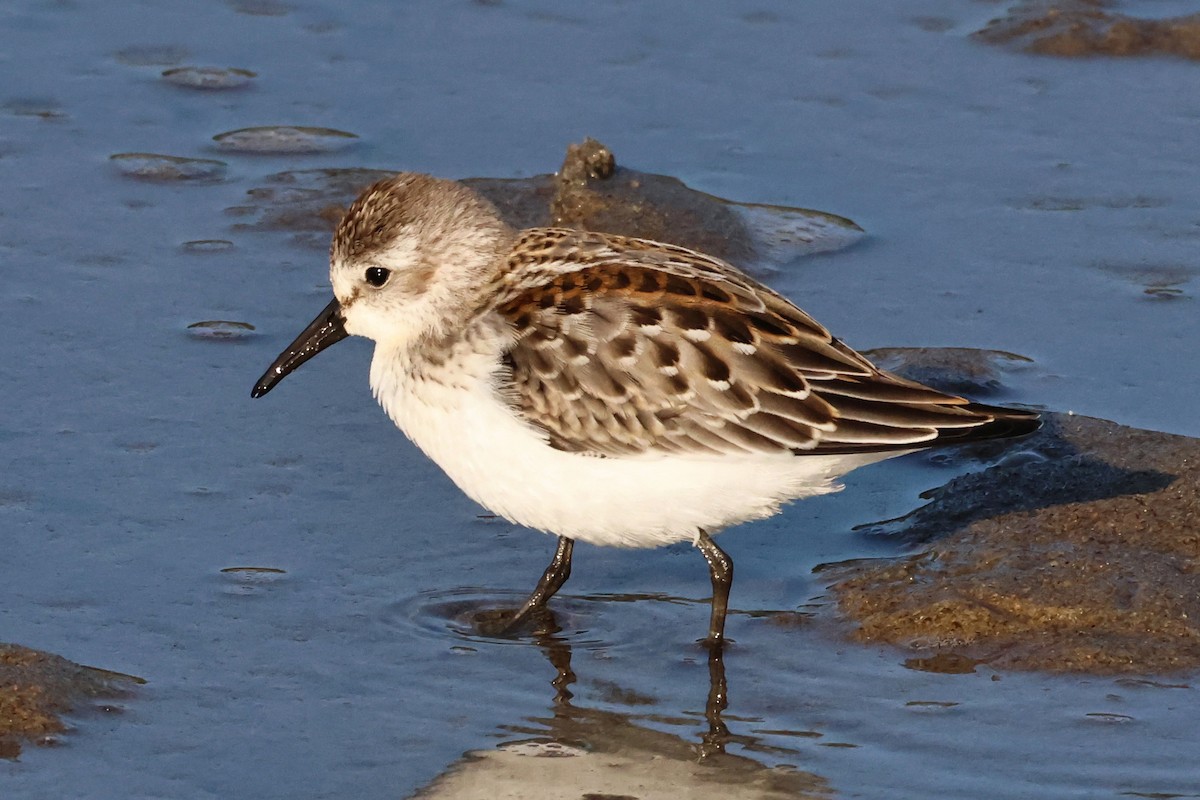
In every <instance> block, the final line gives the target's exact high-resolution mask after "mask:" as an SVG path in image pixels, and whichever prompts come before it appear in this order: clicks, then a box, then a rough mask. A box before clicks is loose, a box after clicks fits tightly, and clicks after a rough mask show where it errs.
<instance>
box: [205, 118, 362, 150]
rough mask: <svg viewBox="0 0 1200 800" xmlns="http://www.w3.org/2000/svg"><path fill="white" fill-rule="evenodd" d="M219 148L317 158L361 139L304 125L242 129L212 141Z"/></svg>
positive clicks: (218, 136)
mask: <svg viewBox="0 0 1200 800" xmlns="http://www.w3.org/2000/svg"><path fill="white" fill-rule="evenodd" d="M212 138H213V141H214V142H216V143H217V147H219V148H220V149H222V150H226V151H228V152H231V153H253V154H258V155H315V154H317V153H329V152H332V151H334V150H341V149H342V148H344V147H347V146H348V145H350V144H353V143H354V142H356V141H357V140H358V135H357V134H354V133H349V132H347V131H339V130H336V129H335V128H312V127H306V126H302V125H263V126H260V127H256V128H239V129H238V130H236V131H225V132H224V133H218V134H217V135H216V136H214V137H212Z"/></svg>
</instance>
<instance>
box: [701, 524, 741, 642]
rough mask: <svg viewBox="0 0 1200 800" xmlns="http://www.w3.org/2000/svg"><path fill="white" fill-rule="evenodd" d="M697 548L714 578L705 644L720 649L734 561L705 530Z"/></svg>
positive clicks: (723, 636)
mask: <svg viewBox="0 0 1200 800" xmlns="http://www.w3.org/2000/svg"><path fill="white" fill-rule="evenodd" d="M696 547H698V548H700V552H701V554H703V556H704V560H705V561H707V562H708V574H709V577H710V578H712V616H710V617H709V620H708V639H706V640H705V643H706V644H708V645H709V646H715V647H719V646H720V645H722V644H724V642H725V611H726V610H727V609H728V608H729V588H730V587H731V586H733V560H732V559H730V557H729V556H727V555H726V554H725V551H724V550H722V549H721V548H719V547H717V544H716V542H714V541H713V540H712V537H711V536H709V535H708V534H707V533H706V532H705V531H704V530H703V529H701V531H700V535H699V536H697V537H696Z"/></svg>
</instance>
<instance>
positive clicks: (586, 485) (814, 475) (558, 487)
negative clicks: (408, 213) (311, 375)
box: [371, 349, 894, 547]
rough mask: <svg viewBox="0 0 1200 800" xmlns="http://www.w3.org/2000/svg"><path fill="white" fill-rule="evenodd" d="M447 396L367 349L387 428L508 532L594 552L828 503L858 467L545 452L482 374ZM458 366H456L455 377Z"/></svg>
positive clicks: (441, 385) (855, 460) (846, 460)
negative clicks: (808, 501) (797, 503)
mask: <svg viewBox="0 0 1200 800" xmlns="http://www.w3.org/2000/svg"><path fill="white" fill-rule="evenodd" d="M479 358H480V360H481V363H479V364H476V365H474V366H476V367H477V368H478V369H475V370H466V371H465V372H464V371H459V370H458V369H456V370H455V372H454V378H455V379H456V385H448V384H447V383H445V382H443V381H441V380H431V379H420V378H415V377H414V376H413V374H412V371H411V370H409V369H408V368H407V365H406V364H405V363H403V360H402V359H398V358H396V357H394V355H393V354H388V353H383V352H380V350H378V349H377V351H376V355H375V360H374V361H373V362H372V364H371V387H372V389H373V390H374V392H375V395H376V397H377V398H378V399H379V402H380V404H381V405H383V407H384V409H385V410H386V411H387V412H388V415H389V416H390V417H391V418H392V420H393V421H394V422H395V423H396V424H397V425H398V426H399V427H400V429H401V430H402V431H404V433H405V435H407V436H408V438H409V439H411V440H412V441H413V442H414V443H415V444H416V445H417V446H418V447H420V448H421V450H422V451H424V453H425V454H426V455H427V456H429V457H430V458H431V459H433V461H434V462H436V463H437V464H438V466H440V467H441V468H442V469H443V470H445V472H446V474H447V475H449V476H450V478H451V479H452V480H453V481H454V482H455V483H456V484H457V485H458V486H459V488H460V489H462V490H463V491H464V492H465V493H466V494H467V495H468V496H470V497H471V498H472V499H473V500H475V501H476V502H477V503H479V504H481V505H483V506H485V507H487V508H488V509H490V510H491V511H493V512H495V513H496V514H499V515H501V516H503V517H505V518H506V519H508V520H511V521H512V522H515V523H518V524H521V525H527V526H529V527H531V528H537V529H539V530H543V531H546V532H548V533H554V534H558V535H561V536H567V537H569V538H572V539H578V540H580V541H585V542H590V543H593V544H599V545H615V546H623V547H654V546H658V545H664V544H670V543H672V542H678V541H692V540H694V539H695V537H696V535H697V532H698V531H699V530H700V529H702V528H703V529H704V530H706V531H708V532H709V533H715V532H716V531H719V530H720V529H722V528H724V527H726V526H729V525H733V524H736V523H739V522H744V521H746V520H751V519H761V518H763V517H769V516H771V515H773V514H775V513H776V512H778V511H779V509H780V507H781V506H782V504H784V503H786V502H788V501H789V500H794V499H798V498H803V497H812V496H815V495H819V494H826V493H828V492H833V491H837V490H838V489H840V488H841V487H840V486H839V485H838V484H837V483H836V482H835V481H836V479H837V478H838V477H839V476H840V475H843V474H845V473H846V472H849V471H850V470H851V469H854V468H856V467H859V466H862V465H864V464H868V463H871V462H874V461H879V460H882V459H883V458H886V457H888V455H894V454H868V455H863V456H790V455H771V456H750V455H747V456H744V457H729V456H721V457H703V458H702V457H681V456H674V455H648V456H637V457H631V458H611V457H610V458H600V457H596V456H588V455H581V454H578V453H569V452H565V451H562V450H556V449H554V448H552V447H550V446H549V445H548V444H547V443H546V440H545V437H543V436H542V435H541V434H540V433H539V432H538V431H536V430H535V429H534V428H532V427H530V426H529V425H527V424H526V423H524V422H523V421H521V420H520V419H518V417H517V416H516V414H515V413H514V412H513V411H512V410H511V409H510V408H509V407H508V406H506V405H505V404H504V403H503V402H501V401H500V399H499V398H498V397H497V395H496V392H495V390H494V389H493V388H492V387H491V385H490V382H489V380H488V379H487V378H486V377H471V375H472V373H474V375H477V376H478V375H480V374H481V373H482V374H484V375H486V370H485V369H483V367H484V366H485V364H490V363H492V362H491V359H486V360H484V359H483V357H482V356H480V357H479ZM461 366H467V365H461ZM439 377H441V376H439Z"/></svg>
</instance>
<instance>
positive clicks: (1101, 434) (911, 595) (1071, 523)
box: [823, 351, 1200, 674]
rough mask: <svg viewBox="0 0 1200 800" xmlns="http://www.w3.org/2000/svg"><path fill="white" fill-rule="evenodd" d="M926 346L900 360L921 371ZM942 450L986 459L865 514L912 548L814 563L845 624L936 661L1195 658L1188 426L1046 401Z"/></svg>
mask: <svg viewBox="0 0 1200 800" xmlns="http://www.w3.org/2000/svg"><path fill="white" fill-rule="evenodd" d="M956 356H957V358H959V359H961V358H962V357H963V354H962V353H961V352H960V353H957V354H956ZM931 361H932V362H936V363H940V364H942V365H944V364H945V363H946V359H945V358H942V357H939V354H938V352H937V351H915V352H914V355H913V358H912V359H911V360H910V362H909V363H908V365H907V369H901V371H902V372H906V373H908V374H910V375H911V376H913V377H916V378H924V379H926V380H928V379H929V378H930V377H931V375H935V374H936V370H935V371H933V372H931V370H930V367H929V363H930V362H931ZM982 371H983V372H986V368H983V370H982ZM940 377H941V378H942V381H937V382H947V381H948V382H949V383H950V384H951V385H952V386H953V385H955V384H956V383H957V385H960V386H961V385H962V384H963V383H970V382H972V378H971V377H970V375H968V374H966V373H963V374H961V375H960V376H959V378H958V380H957V381H956V380H955V379H954V378H952V377H950V376H949V375H947V374H945V373H944V370H943V372H942V374H941V376H940ZM950 457H951V458H967V459H969V458H972V457H978V458H981V459H985V460H990V461H991V466H989V467H988V468H987V469H983V470H981V471H978V472H973V473H969V474H966V475H964V476H962V477H959V478H956V479H955V480H952V481H950V482H949V483H948V484H946V485H945V486H942V487H940V488H938V489H935V490H932V491H930V492H927V493H926V494H925V495H924V497H925V498H926V499H928V500H929V503H928V504H927V505H925V506H922V507H921V508H919V509H917V510H915V511H913V512H912V513H910V514H908V515H907V516H905V517H904V518H902V519H899V520H894V521H891V522H887V523H882V524H879V525H877V526H874V528H873V529H874V531H875V532H877V533H878V535H881V536H888V537H898V538H899V539H901V540H902V541H905V542H908V543H911V544H913V545H918V546H919V547H920V552H918V553H917V554H915V555H910V556H905V557H902V558H898V559H894V560H886V561H882V562H880V561H873V560H870V561H861V562H856V563H851V564H844V565H836V566H831V567H828V568H826V569H824V570H823V574H824V577H825V578H826V579H827V580H828V581H830V584H829V585H830V589H831V590H832V593H833V596H834V598H835V599H836V606H837V610H838V612H839V615H840V617H841V618H842V619H843V620H845V621H846V622H849V623H851V624H852V626H853V629H852V632H851V636H852V637H853V638H854V639H856V640H858V641H863V642H887V643H891V644H895V645H899V646H901V647H903V648H904V649H905V650H906V651H908V652H910V653H911V655H910V657H909V659H908V662H907V663H908V664H909V665H910V666H913V667H915V668H919V669H929V670H934V671H950V672H954V671H970V670H972V669H974V667H975V666H976V665H978V664H986V665H988V666H989V667H991V668H994V669H1022V670H1044V671H1050V672H1081V673H1093V674H1114V673H1147V674H1153V673H1179V672H1186V671H1190V670H1195V669H1197V668H1200V440H1197V439H1193V438H1190V437H1186V436H1175V435H1171V434H1166V433H1158V432H1155V431H1147V430H1139V429H1134V428H1128V427H1124V426H1121V425H1118V424H1116V423H1113V422H1108V421H1105V420H1099V419H1093V418H1088V417H1081V416H1074V415H1068V414H1047V415H1046V417H1045V424H1044V426H1043V428H1042V430H1040V431H1039V432H1037V433H1036V434H1034V435H1032V436H1030V437H1028V438H1027V439H1025V440H1023V441H1021V442H1018V443H1015V444H1011V445H1009V446H1008V447H1007V449H1005V450H1003V451H999V450H996V449H995V448H994V447H991V446H989V447H984V448H982V449H978V450H972V449H971V448H963V449H962V450H961V451H960V452H959V453H957V454H952V455H951V456H950Z"/></svg>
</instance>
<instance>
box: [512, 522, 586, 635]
mask: <svg viewBox="0 0 1200 800" xmlns="http://www.w3.org/2000/svg"><path fill="white" fill-rule="evenodd" d="M574 549H575V540H574V539H568V538H567V537H565V536H560V537H558V548H557V549H556V550H555V551H554V558H552V559H550V566H548V567H546V571H545V572H543V573H542V578H541V580H539V581H538V584H537V588H535V589H534V590H533V594H531V595H529V599H528V600H526V601H525V605H523V606H521V607H520V608H519V609H517V612H516V613H515V614H513V615H512V616H511V617H509V618H508V619H506V620H505V621H504V623H503V624H502V626H501V627H500V630H499V631H498V632H499V633H506V632H508V631H511V630H512V629H513V628H515V627H517V626H518V625H520V624H521V622H522V620H524V619H525V618H526V617H528V616H529V615H530V614H531V613H532V612H534V611H537V610H538V609H540V608H543V607H544V606H545V605H546V601H547V600H549V599H550V598H551V597H553V596H554V593H555V592H557V591H558V590H559V589H561V588H562V585H563V584H564V583H566V582H567V578H569V577H571V551H572V550H574Z"/></svg>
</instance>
